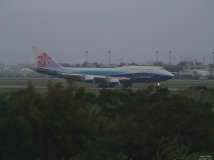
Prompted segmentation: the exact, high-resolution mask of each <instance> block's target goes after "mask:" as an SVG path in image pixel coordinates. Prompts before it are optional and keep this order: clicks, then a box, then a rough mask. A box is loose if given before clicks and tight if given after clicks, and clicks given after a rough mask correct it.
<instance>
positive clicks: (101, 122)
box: [0, 79, 214, 160]
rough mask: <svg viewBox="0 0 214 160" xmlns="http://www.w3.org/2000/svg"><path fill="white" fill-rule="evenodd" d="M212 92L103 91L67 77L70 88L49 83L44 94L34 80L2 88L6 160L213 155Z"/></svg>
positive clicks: (0, 126)
mask: <svg viewBox="0 0 214 160" xmlns="http://www.w3.org/2000/svg"><path fill="white" fill-rule="evenodd" d="M202 89H203V92H201V91H202ZM193 91H194V93H196V95H198V92H200V94H203V97H204V98H201V96H193ZM187 93H189V94H187ZM205 95H209V96H205ZM211 95H213V91H212V90H211V89H208V88H203V87H201V88H200V87H198V88H197V87H196V88H189V90H187V91H186V92H185V94H173V93H171V92H170V91H169V90H168V89H167V88H162V87H158V86H157V87H155V86H149V87H148V88H146V89H139V90H132V89H130V88H124V89H121V90H108V89H102V90H100V92H99V94H98V95H95V94H92V93H89V92H87V91H86V90H85V88H83V87H78V86H76V84H75V83H74V82H73V81H71V80H69V79H67V85H66V86H63V85H62V83H60V82H58V83H55V84H54V83H52V82H51V81H48V82H47V92H46V93H45V94H43V95H41V94H39V93H38V92H37V91H36V90H35V88H34V86H33V85H32V83H31V82H29V83H28V85H27V86H26V88H25V89H21V90H18V91H11V92H10V93H0V159H2V160H6V159H14V160H15V159H35V160H36V159H39V160H40V159H41V160H43V159H70V160H80V159H81V160H88V159H93V160H96V159H97V160H98V159H106V160H131V159H132V160H138V159H151V160H162V159H169V160H170V159H186V160H187V159H198V158H199V156H200V155H211V156H212V155H213V153H214V114H213V111H212V109H213V107H212V105H213V104H212V101H210V100H209V99H210V97H212V96H211Z"/></svg>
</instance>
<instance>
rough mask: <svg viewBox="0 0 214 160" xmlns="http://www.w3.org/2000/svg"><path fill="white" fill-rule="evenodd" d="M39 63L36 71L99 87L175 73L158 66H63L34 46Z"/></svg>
mask: <svg viewBox="0 0 214 160" xmlns="http://www.w3.org/2000/svg"><path fill="white" fill-rule="evenodd" d="M32 48H33V51H34V54H35V56H36V58H37V64H36V67H35V68H34V71H36V72H40V73H44V74H48V75H52V76H55V77H60V78H66V77H71V78H72V79H74V80H75V81H80V82H86V83H95V84H98V87H99V88H108V87H109V88H113V87H115V86H116V85H120V84H124V83H126V84H130V86H131V85H132V84H133V83H154V82H158V84H159V83H160V82H162V81H167V80H169V79H172V78H173V77H174V75H173V74H172V73H170V72H168V71H166V70H165V69H163V68H162V67H158V66H123V67H116V68H72V67H63V66H61V65H60V64H59V63H57V62H56V61H55V60H54V59H53V58H52V57H51V56H50V55H48V54H47V53H46V52H45V51H43V50H42V49H41V48H40V47H35V46H33V47H32Z"/></svg>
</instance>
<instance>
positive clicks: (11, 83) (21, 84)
mask: <svg viewBox="0 0 214 160" xmlns="http://www.w3.org/2000/svg"><path fill="white" fill-rule="evenodd" d="M48 80H50V81H51V82H53V83H57V82H60V83H62V84H64V85H66V80H65V79H60V78H0V89H9V90H10V89H22V88H26V86H27V84H28V82H29V81H31V82H32V84H33V85H34V86H35V88H36V89H43V90H44V89H46V84H47V81H48ZM75 83H76V84H77V85H78V86H81V87H85V88H86V89H87V90H100V89H102V88H98V87H97V84H93V83H84V82H75ZM152 84H153V85H154V86H156V85H157V83H152ZM149 85H151V83H137V84H133V86H132V87H131V89H133V90H138V89H145V88H147V87H148V86H149ZM199 85H200V86H206V87H208V88H214V80H177V79H176V80H175V79H173V80H169V81H165V82H161V86H162V87H167V88H168V89H169V90H172V91H178V90H185V89H187V88H189V87H190V86H199ZM107 89H110V90H115V89H123V86H122V85H119V86H116V87H115V88H107Z"/></svg>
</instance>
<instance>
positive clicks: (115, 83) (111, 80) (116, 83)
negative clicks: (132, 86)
mask: <svg viewBox="0 0 214 160" xmlns="http://www.w3.org/2000/svg"><path fill="white" fill-rule="evenodd" d="M108 83H109V84H110V85H120V80H119V79H110V80H109V82H108Z"/></svg>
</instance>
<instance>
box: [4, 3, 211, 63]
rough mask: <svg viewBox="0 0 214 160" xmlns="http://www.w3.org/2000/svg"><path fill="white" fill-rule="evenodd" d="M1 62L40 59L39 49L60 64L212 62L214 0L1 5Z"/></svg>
mask: <svg viewBox="0 0 214 160" xmlns="http://www.w3.org/2000/svg"><path fill="white" fill-rule="evenodd" d="M0 37H1V38H0V61H4V62H7V63H10V64H11V63H19V62H29V61H30V59H31V58H33V59H36V58H35V56H34V54H33V51H32V46H40V47H41V48H43V50H45V51H46V52H47V53H49V54H50V55H51V56H52V57H53V58H54V59H55V60H57V61H58V62H67V63H70V64H74V63H79V62H80V61H84V60H85V57H86V54H85V51H88V52H89V56H88V57H89V58H88V61H89V62H101V63H108V51H109V50H110V51H111V62H112V63H117V62H118V60H119V59H120V58H121V57H123V59H124V62H128V63H130V62H136V63H146V62H147V61H152V60H153V61H155V60H156V53H155V52H156V51H157V50H158V52H159V53H158V59H159V60H160V61H164V62H165V63H168V62H169V51H170V50H171V52H172V53H171V55H172V56H171V63H172V64H177V63H178V61H180V59H181V58H180V56H182V57H183V60H184V58H185V57H187V60H194V59H195V58H197V60H198V61H203V56H205V63H206V64H208V63H212V62H213V54H212V52H214V1H213V0H203V1H202V0H173V1H172V0H161V1H160V0H90V1H89V0H1V1H0Z"/></svg>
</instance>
